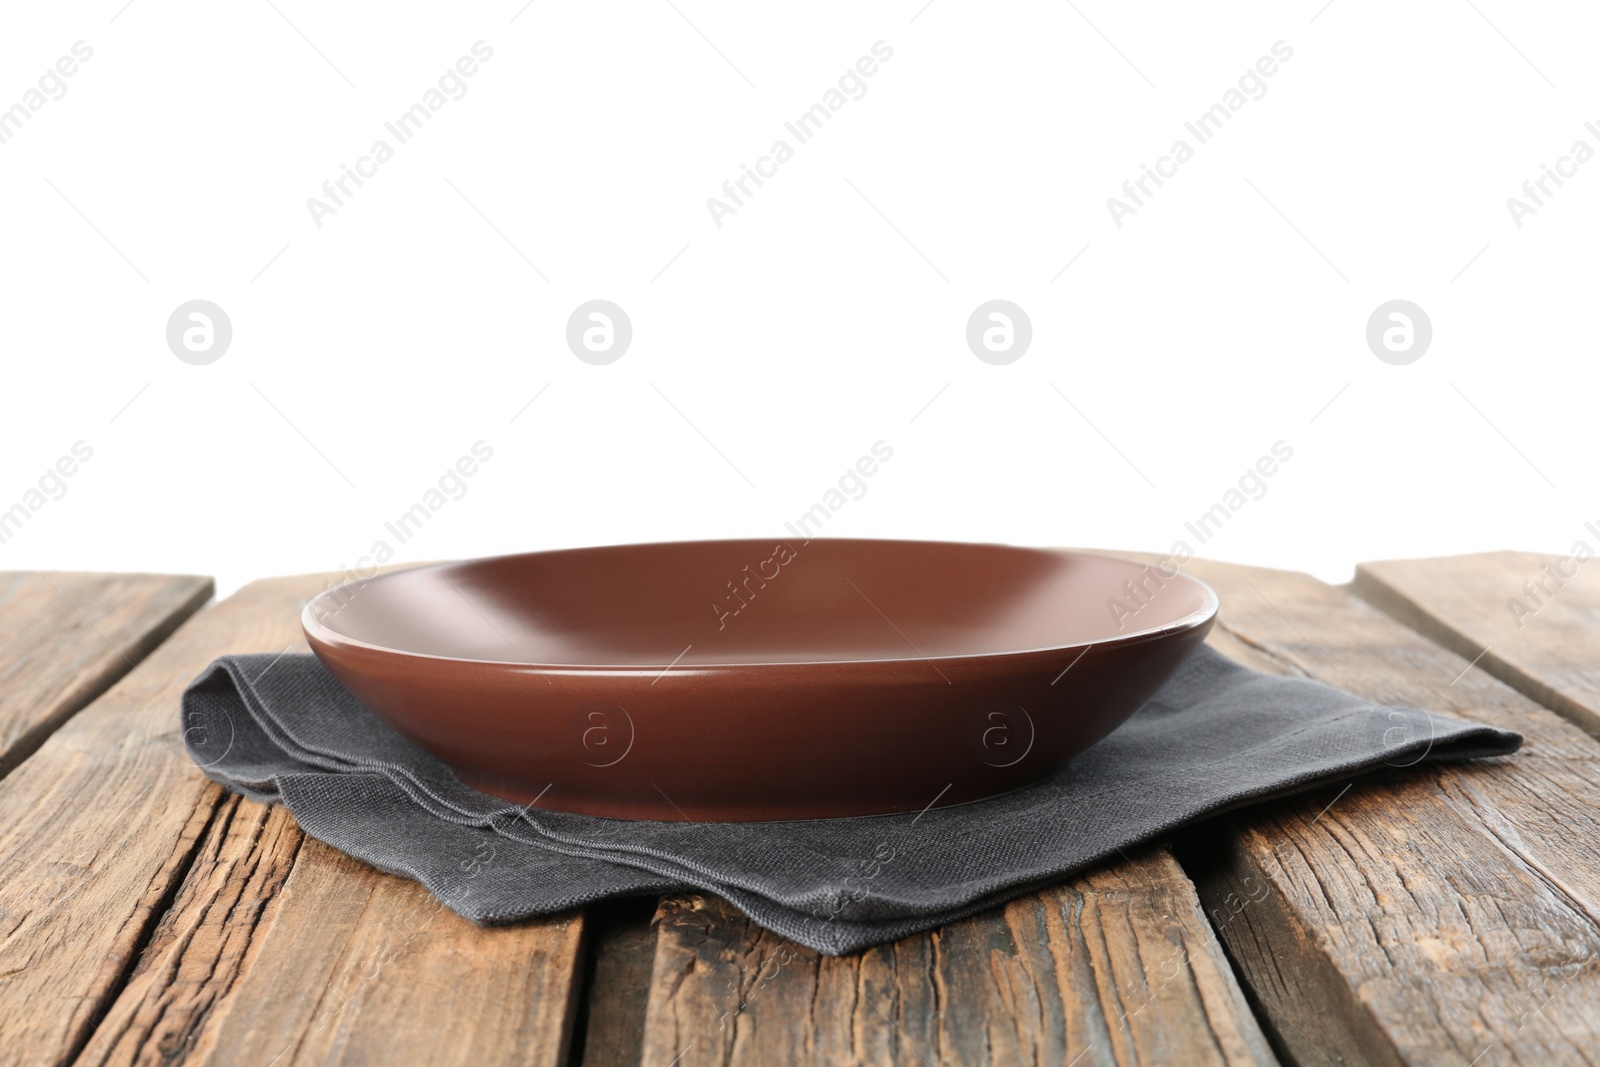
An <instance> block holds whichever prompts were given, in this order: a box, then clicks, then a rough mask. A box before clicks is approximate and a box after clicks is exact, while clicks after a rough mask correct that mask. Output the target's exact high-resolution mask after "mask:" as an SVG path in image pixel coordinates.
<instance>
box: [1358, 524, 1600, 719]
mask: <svg viewBox="0 0 1600 1067" xmlns="http://www.w3.org/2000/svg"><path fill="white" fill-rule="evenodd" d="M1583 548H1584V550H1585V552H1593V551H1594V549H1593V548H1591V547H1590V546H1589V545H1588V544H1587V543H1586V542H1585V543H1584V545H1583ZM1355 590H1356V592H1357V593H1359V594H1360V595H1361V596H1362V597H1364V598H1365V599H1367V600H1368V601H1370V602H1371V603H1373V604H1376V605H1377V606H1378V607H1380V608H1382V609H1383V610H1384V611H1386V612H1388V613H1389V614H1390V615H1393V616H1394V617H1395V618H1397V619H1399V620H1400V621H1401V622H1403V623H1405V624H1406V625H1407V626H1410V627H1411V628H1412V629H1414V630H1416V631H1417V632H1419V633H1421V634H1423V635H1424V636H1426V637H1428V638H1431V639H1432V640H1434V641H1436V642H1438V643H1439V644H1441V645H1443V646H1445V647H1446V648H1448V649H1450V650H1451V651H1453V652H1455V653H1457V654H1458V655H1461V656H1464V657H1466V658H1467V659H1468V660H1472V661H1474V662H1476V663H1477V665H1478V666H1479V667H1481V668H1483V669H1484V670H1486V671H1488V672H1489V673H1490V674H1492V675H1494V676H1495V677H1496V678H1499V679H1500V680H1501V681H1503V682H1505V683H1506V684H1507V685H1509V686H1511V687H1512V688H1513V689H1516V690H1518V691H1520V692H1523V693H1526V694H1527V695H1528V696H1530V697H1532V698H1533V699H1534V700H1536V701H1538V702H1539V703H1541V704H1543V705H1544V706H1545V707H1547V708H1552V709H1554V710H1555V711H1557V712H1559V713H1560V714H1562V715H1564V716H1566V717H1567V718H1569V719H1571V720H1572V721H1573V722H1575V723H1577V724H1578V725H1579V726H1581V727H1583V728H1584V729H1585V730H1587V731H1588V732H1589V733H1591V734H1594V735H1596V736H1600V560H1594V559H1582V558H1580V554H1577V553H1569V554H1567V555H1551V554H1543V555H1541V554H1538V553H1534V552H1486V553H1483V554H1480V555H1473V556H1448V557H1445V558H1443V559H1409V560H1389V561H1384V562H1381V563H1363V564H1362V565H1361V566H1360V567H1358V568H1357V569H1356V579H1355Z"/></svg>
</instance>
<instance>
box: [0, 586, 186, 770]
mask: <svg viewBox="0 0 1600 1067" xmlns="http://www.w3.org/2000/svg"><path fill="white" fill-rule="evenodd" d="M211 594H212V585H211V579H210V578H200V577H195V576H192V575H168V574H71V573H53V572H51V573H47V572H43V571H36V572H26V571H16V572H0V778H3V777H5V776H6V775H7V774H9V773H11V770H12V768H14V767H16V766H17V764H19V763H21V762H22V761H23V760H25V759H27V758H28V756H29V755H31V754H32V753H33V752H34V751H35V750H36V749H37V748H38V747H39V746H40V745H41V744H43V743H44V739H45V738H47V737H49V736H50V734H51V732H52V731H54V730H55V729H56V728H57V727H59V726H60V725H61V724H62V723H63V722H65V721H66V720H67V719H69V718H71V717H72V716H73V715H75V714H77V712H78V711H79V710H81V709H82V708H83V707H85V706H86V705H87V704H88V703H89V702H90V701H91V700H93V699H94V698H95V697H97V696H99V695H100V694H101V693H103V692H105V691H106V690H107V689H108V688H110V686H111V684H112V683H113V682H115V681H116V680H117V679H118V678H121V677H122V676H123V675H124V674H127V673H128V672H129V671H135V672H136V671H137V670H138V663H139V661H140V660H142V659H144V658H145V656H147V655H149V654H150V650H151V649H153V648H155V647H156V646H157V645H159V644H160V643H161V642H162V641H164V640H166V639H167V636H168V635H169V634H171V633H172V631H173V630H175V629H177V627H178V624H179V623H181V622H183V620H185V619H187V618H188V617H189V616H190V615H193V614H194V613H195V612H196V611H199V610H200V608H201V606H202V605H204V604H205V602H206V601H208V600H210V599H211Z"/></svg>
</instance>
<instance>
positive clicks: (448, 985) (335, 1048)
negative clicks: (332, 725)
mask: <svg viewBox="0 0 1600 1067" xmlns="http://www.w3.org/2000/svg"><path fill="white" fill-rule="evenodd" d="M582 935H583V924H582V922H581V920H580V919H579V918H578V917H577V916H576V915H568V916H558V917H554V918H551V919H546V920H542V921H537V922H530V923H519V924H517V925H514V926H507V927H498V928H485V927H481V926H475V925H473V924H472V923H469V922H467V921H466V920H465V919H462V918H460V917H458V916H457V915H455V914H454V913H453V912H450V911H447V910H446V909H445V908H444V907H443V906H442V905H440V904H439V903H438V902H437V901H436V900H434V899H433V898H432V897H431V896H430V895H429V894H428V892H427V890H425V889H423V888H422V887H421V886H420V885H417V884H416V883H414V882H410V881H405V880H402V879H399V878H392V877H389V876H386V875H382V874H379V873H377V872H376V871H374V870H372V868H370V867H368V866H366V865H365V864H363V863H360V862H359V861H356V860H352V859H349V858H348V857H346V856H344V855H343V854H341V853H339V852H336V851H334V850H333V849H331V848H328V847H327V846H325V845H322V844H320V843H319V842H316V841H310V840H308V841H306V842H305V844H304V845H303V846H302V848H301V851H300V854H299V856H298V857H297V859H296V862H295V865H294V870H293V871H292V872H291V874H290V876H289V878H288V880H287V882H285V883H284V886H283V892H282V896H281V899H280V900H279V902H278V906H277V910H276V914H275V915H274V916H273V918H272V921H271V923H270V925H267V926H264V928H263V932H262V934H261V943H260V945H259V947H258V948H256V949H255V951H254V957H253V959H252V960H251V961H250V966H249V967H248V969H247V970H246V971H245V973H244V974H243V976H242V977H241V978H240V979H239V981H238V982H237V983H235V984H234V985H233V987H232V988H231V989H230V990H229V991H228V997H227V1000H226V1003H225V1004H224V1005H223V1006H222V1009H221V1011H220V1012H219V1013H218V1015H219V1018H218V1020H217V1024H216V1025H215V1026H212V1027H206V1028H204V1029H203V1030H202V1031H201V1032H200V1034H199V1035H198V1037H197V1040H196V1048H195V1056H194V1058H193V1061H192V1062H196V1063H215V1064H225V1065H233V1064H252V1063H260V1064H267V1063H276V1064H279V1065H280V1067H281V1065H288V1064H303V1063H347V1062H372V1063H427V1064H441V1063H444V1064H492V1063H507V1064H532V1065H538V1064H552V1065H554V1064H559V1063H562V1062H564V1061H565V1056H566V1050H567V1042H568V1039H569V1035H570V1031H571V1026H572V1018H573V1014H574V1012H575V1011H576V1008H577V996H576V993H577V990H578V988H579V986H580V984H581V980H582V975H581V974H579V973H578V969H579V964H580V962H581V960H582V955H581V948H582Z"/></svg>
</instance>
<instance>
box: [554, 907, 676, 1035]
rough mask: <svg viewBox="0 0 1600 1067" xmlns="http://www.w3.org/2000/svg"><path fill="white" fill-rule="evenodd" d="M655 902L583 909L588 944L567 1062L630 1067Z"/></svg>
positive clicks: (652, 947) (646, 982) (650, 956)
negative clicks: (577, 1017) (580, 1018)
mask: <svg viewBox="0 0 1600 1067" xmlns="http://www.w3.org/2000/svg"><path fill="white" fill-rule="evenodd" d="M655 912H656V901H655V900H654V899H645V898H643V897H634V898H627V899H623V900H609V901H603V902H601V903H600V904H596V905H594V906H592V907H589V908H586V909H585V910H584V913H583V921H584V926H585V927H586V929H587V931H588V933H589V936H590V938H591V940H592V944H591V947H590V959H589V966H588V974H587V976H586V977H585V980H584V989H583V1003H582V1004H581V1005H580V1006H579V1011H580V1012H581V1013H582V1015H583V1023H582V1026H581V1027H580V1032H579V1033H577V1034H574V1038H573V1040H574V1045H573V1049H572V1057H571V1062H572V1063H574V1064H582V1065H583V1067H636V1065H637V1064H638V1063H639V1056H640V1051H639V1050H640V1048H641V1047H642V1046H643V1043H644V1013H645V1005H646V1002H647V1000H648V998H649V993H650V972H651V969H652V968H653V967H654V964H655V952H656V931H655V927H654V925H653V923H652V921H651V920H652V919H653V918H654V915H655Z"/></svg>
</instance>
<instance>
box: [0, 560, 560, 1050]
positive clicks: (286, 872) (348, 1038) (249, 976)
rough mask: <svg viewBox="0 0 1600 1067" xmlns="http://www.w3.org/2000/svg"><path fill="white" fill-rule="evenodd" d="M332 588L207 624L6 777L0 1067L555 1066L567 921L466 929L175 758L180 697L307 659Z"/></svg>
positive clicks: (238, 610)
mask: <svg viewBox="0 0 1600 1067" xmlns="http://www.w3.org/2000/svg"><path fill="white" fill-rule="evenodd" d="M322 584H323V579H322V577H321V576H314V575H313V576H306V577H300V578H292V579H276V580H272V581H266V582H257V583H255V584H253V585H251V586H248V587H246V588H245V589H244V590H241V591H240V592H239V593H238V594H236V595H235V596H233V597H231V598H229V599H228V600H227V601H225V602H223V603H221V604H219V605H216V606H215V607H212V608H210V609H208V610H206V611H205V612H203V613H201V614H200V615H199V616H197V617H195V618H194V619H192V620H190V621H189V622H188V623H186V624H185V625H184V626H182V627H181V628H180V629H179V630H178V631H177V633H175V634H174V635H173V637H172V638H171V640H169V641H168V642H167V643H166V644H164V645H162V646H161V647H160V648H158V649H157V650H156V651H155V652H154V653H153V654H152V655H151V656H150V658H149V659H148V660H146V661H145V662H144V663H143V664H142V665H141V671H142V673H143V675H144V676H145V680H140V679H138V678H135V677H133V676H129V677H128V678H125V679H123V681H122V682H120V683H118V684H117V685H115V686H113V687H112V688H111V690H110V691H108V692H107V693H106V694H105V695H104V696H103V697H101V698H100V699H99V700H97V701H95V702H94V703H93V704H91V705H90V706H89V707H88V708H86V709H85V710H84V711H82V712H80V713H79V714H78V715H77V716H75V717H74V718H73V719H71V720H70V721H69V722H68V723H67V724H66V725H65V726H63V727H62V728H61V729H60V730H58V731H57V732H56V733H55V734H54V735H53V736H52V737H51V738H50V739H49V740H48V741H46V742H45V743H44V745H43V746H41V747H40V749H39V750H38V751H37V752H36V753H35V754H34V756H33V757H32V758H31V759H29V760H27V761H26V762H25V763H23V764H22V766H21V767H19V768H18V769H17V770H16V771H15V772H14V773H13V774H12V775H11V776H10V777H9V778H7V779H5V780H4V781H0V908H3V910H4V918H3V919H0V1032H3V1033H4V1034H5V1035H6V1040H5V1041H4V1042H3V1043H0V1061H4V1062H18V1063H30V1064H31V1063H66V1062H69V1061H71V1060H73V1059H75V1058H77V1057H78V1055H79V1054H80V1053H82V1056H83V1059H84V1060H85V1061H87V1062H99V1063H127V1062H134V1061H139V1062H143V1061H146V1060H163V1061H164V1060H166V1059H167V1058H169V1056H178V1055H189V1056H192V1057H193V1058H197V1059H203V1058H212V1059H215V1060H217V1061H219V1062H228V1063H237V1062H246V1061H249V1062H254V1061H257V1060H260V1061H261V1062H266V1061H268V1060H271V1059H272V1058H273V1056H275V1055H279V1053H280V1052H281V1053H282V1055H281V1058H279V1060H278V1062H279V1063H281V1064H288V1063H294V1062H305V1061H307V1060H318V1061H321V1060H325V1059H334V1058H341V1057H350V1056H358V1055H359V1056H367V1057H372V1058H375V1059H377V1060H380V1061H384V1062H412V1061H415V1060H418V1059H419V1058H421V1059H427V1060H428V1061H430V1062H462V1063H466V1062H477V1063H482V1062H516V1063H524V1062H534V1063H550V1062H558V1061H559V1060H560V1058H561V1056H562V1054H563V1053H564V1050H565V1044H566V1041H567V1036H568V1034H567V1031H568V1029H569V1027H570V1019H571V1016H572V1012H573V1010H574V1007H575V1000H574V993H573V991H574V990H575V989H576V987H577V982H576V980H575V972H576V970H577V967H578V961H579V959H580V955H579V944H580V941H581V936H582V925H581V922H580V921H579V920H577V919H575V918H571V917H568V918H558V919H555V920H551V921H547V922H543V923H530V924H526V925H523V926H519V927H514V928H507V929H501V930H485V929H480V928H477V927H473V926H471V925H470V924H468V923H466V922H464V921H462V920H460V919H457V918H456V917H455V916H454V915H452V914H449V913H445V912H441V911H440V909H439V908H438V906H437V905H436V904H435V903H434V902H433V901H432V899H431V898H430V897H429V896H428V894H427V893H426V892H425V891H423V890H422V889H421V888H420V887H418V886H416V885H415V884H413V883H410V882H406V881H403V880H400V879H397V878H392V877H390V876H388V875H384V874H381V873H379V872H377V871H375V870H373V869H371V868H369V867H367V866H365V865H364V864H360V863H357V862H355V861H353V860H350V859H347V858H346V857H344V856H342V855H340V854H339V853H336V852H334V851H333V850H331V849H328V848H325V847H323V846H321V845H318V844H317V843H315V842H310V841H305V840H304V839H303V838H302V837H301V835H300V833H299V831H298V830H297V829H295V828H294V826H293V824H292V820H291V819H289V818H288V816H287V815H286V814H284V813H283V812H281V811H269V810H267V809H265V808H263V807H261V806H259V805H256V804H253V803H249V802H242V801H237V800H234V799H231V798H225V797H224V795H223V794H222V792H221V791H220V790H218V789H217V788H216V787H215V786H214V785H212V784H211V783H209V782H207V781H206V780H205V779H204V778H203V777H202V775H201V774H200V772H199V771H198V769H197V768H196V767H195V766H194V764H193V763H192V762H191V761H190V759H189V758H188V756H187V755H186V754H185V753H184V751H183V749H182V745H181V741H180V736H179V734H180V729H179V727H180V723H179V721H178V698H179V695H180V694H181V692H182V690H183V688H184V686H185V685H186V684H187V683H188V681H189V680H190V679H192V678H193V677H194V676H195V675H196V674H198V673H199V672H200V671H201V670H202V669H203V668H204V667H205V666H206V664H208V663H209V662H210V661H211V660H212V659H214V658H215V657H217V656H219V655H223V654H227V653H233V652H261V651H269V652H273V651H279V650H282V649H292V648H300V647H303V646H301V645H300V637H299V623H298V619H299V611H300V608H301V606H302V605H303V604H304V602H305V600H306V599H307V598H308V597H309V596H310V595H311V594H312V593H314V592H316V591H317V590H318V589H320V588H321V586H322ZM485 1034H487V1035H488V1036H487V1037H485V1036H484V1035H485ZM251 1042H253V1043H251ZM269 1046H270V1047H271V1048H272V1052H270V1053H269V1054H267V1055H266V1056H262V1055H261V1053H262V1050H263V1049H265V1048H268V1047H269Z"/></svg>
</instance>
